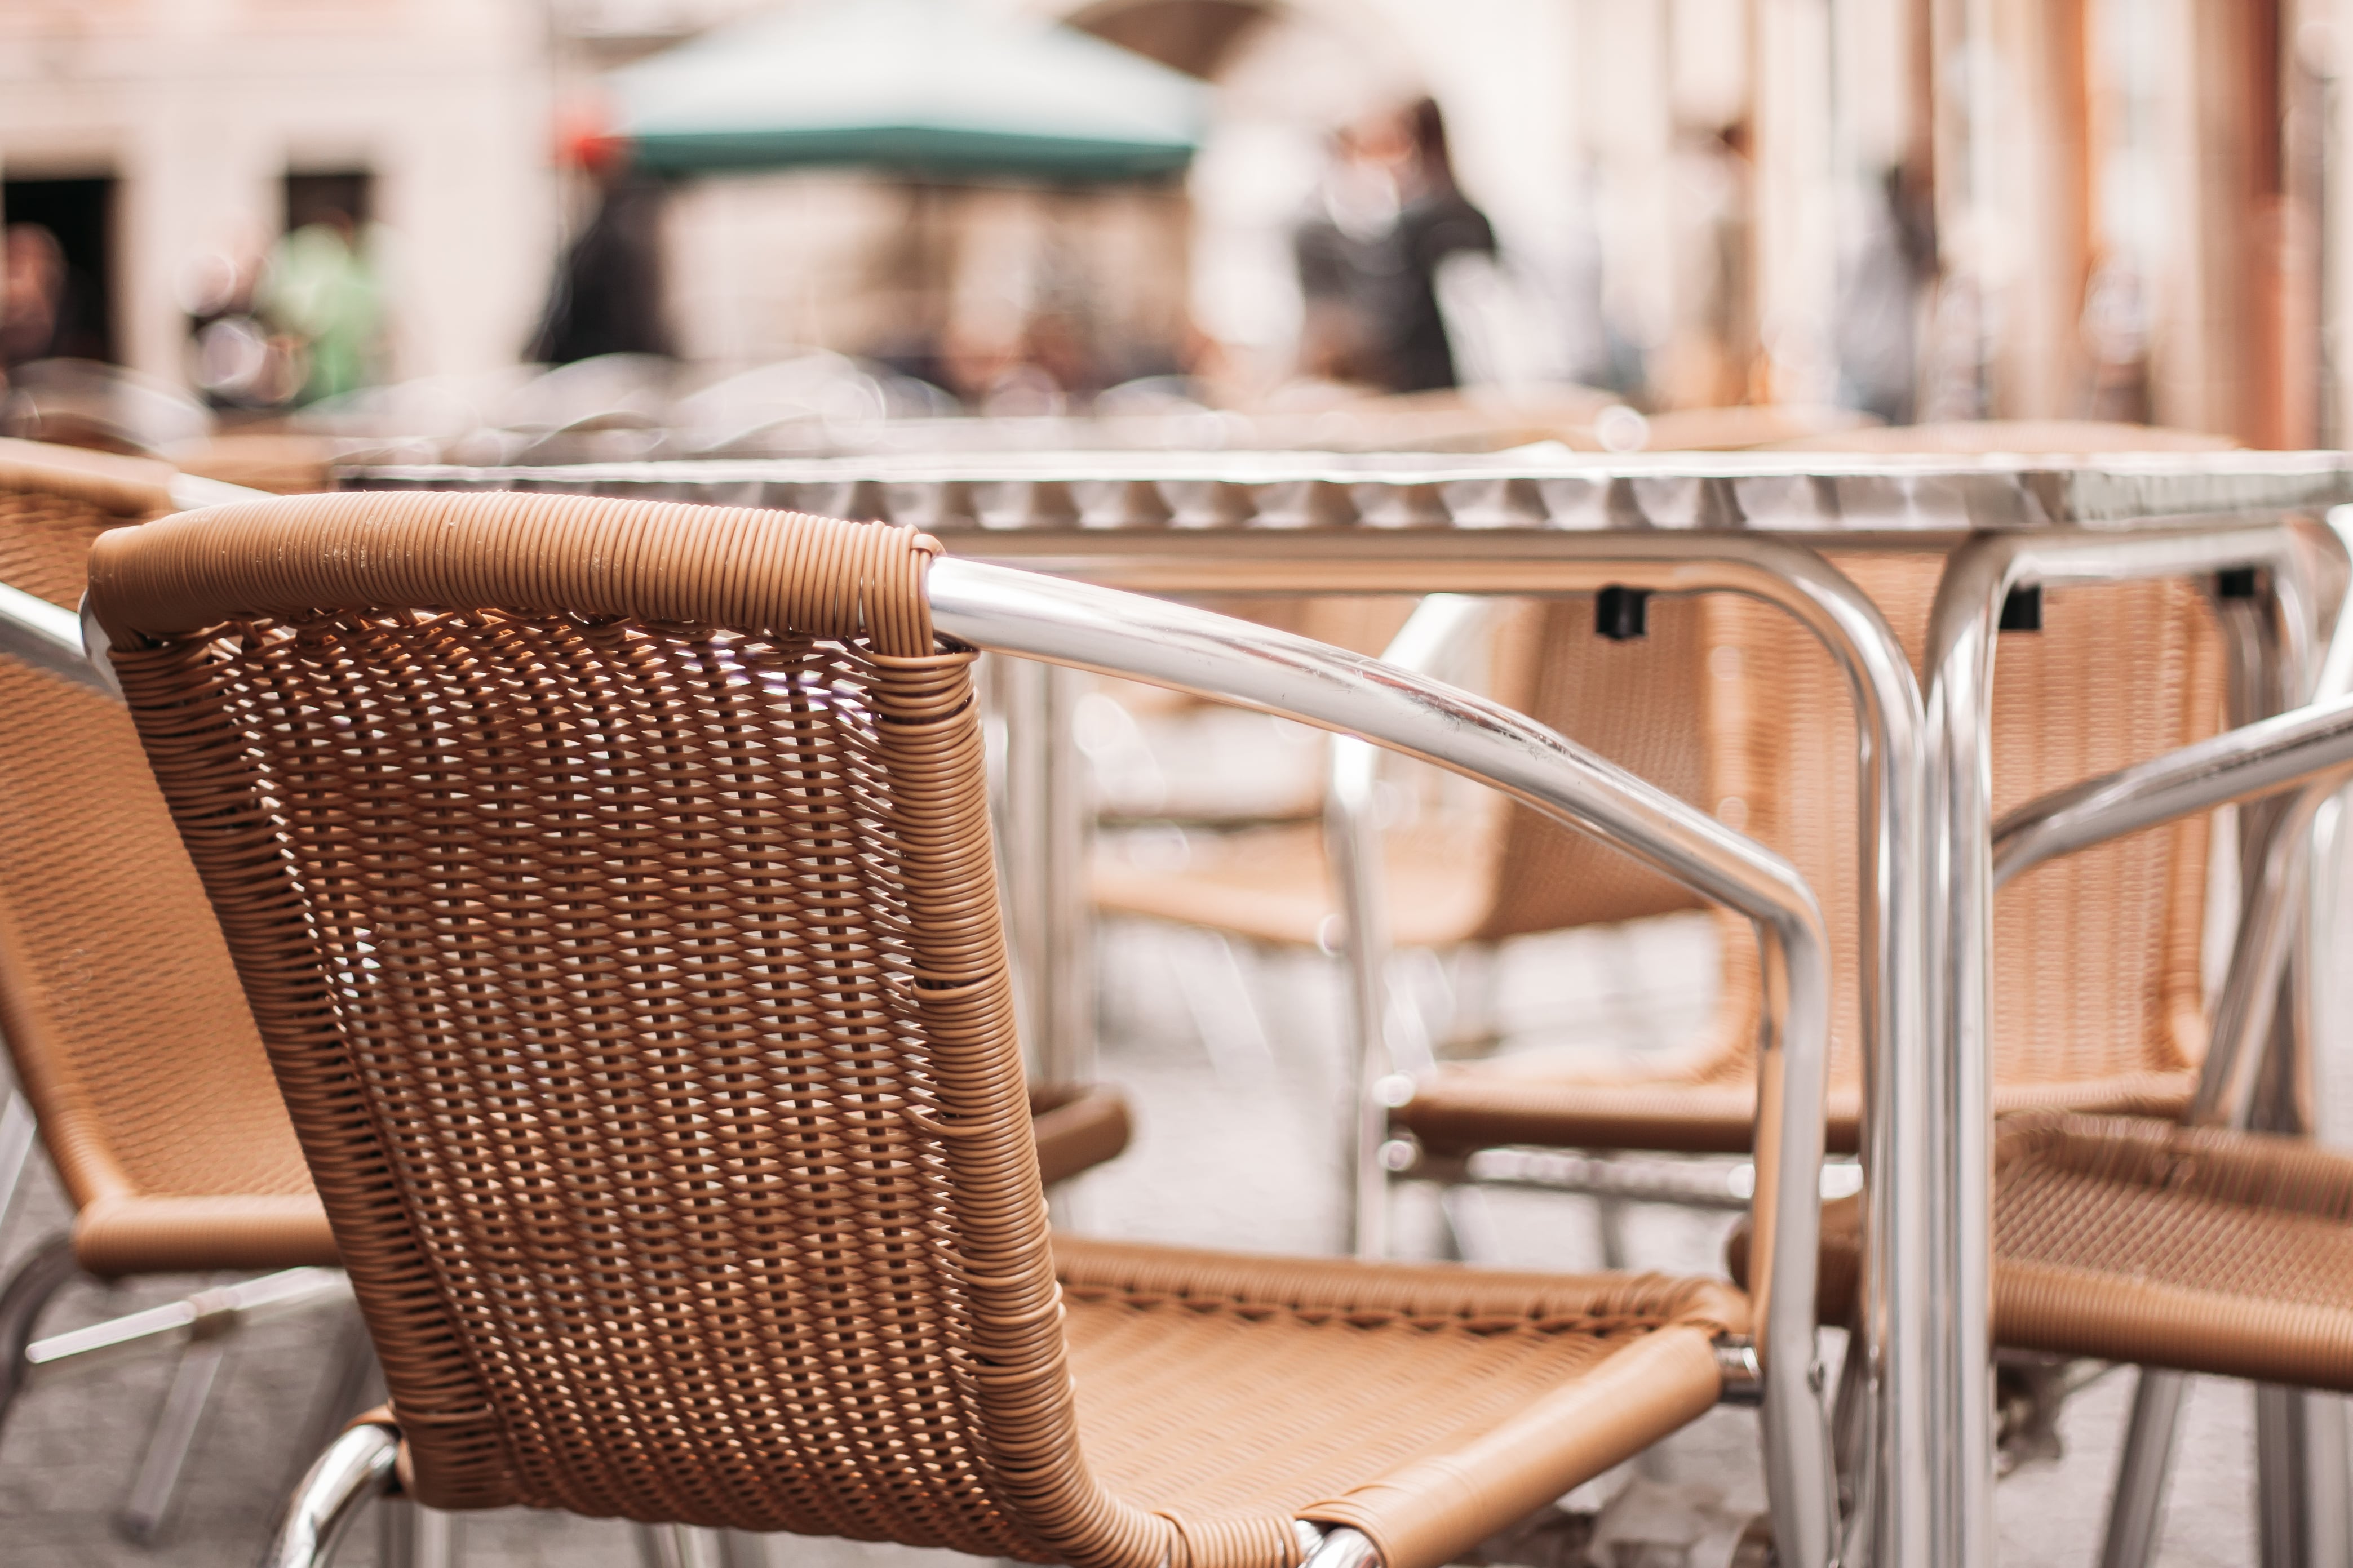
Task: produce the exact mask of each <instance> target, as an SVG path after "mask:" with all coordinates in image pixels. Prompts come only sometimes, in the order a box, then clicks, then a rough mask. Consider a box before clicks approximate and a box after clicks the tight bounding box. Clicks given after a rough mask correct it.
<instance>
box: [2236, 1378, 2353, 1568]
mask: <svg viewBox="0 0 2353 1568" xmlns="http://www.w3.org/2000/svg"><path fill="white" fill-rule="evenodd" d="M2345 1415H2346V1412H2345V1404H2344V1401H2343V1400H2341V1399H2339V1398H2337V1397H2336V1396H2334V1395H2331V1394H2320V1393H2316V1392H2314V1391H2311V1390H2308V1389H2302V1388H2284V1387H2281V1386H2279V1385H2278V1384H2260V1385H2258V1386H2257V1387H2256V1389H2255V1520H2256V1524H2257V1527H2258V1534H2259V1537H2260V1539H2261V1541H2262V1552H2263V1568H2343V1565H2344V1564H2346V1563H2348V1561H2353V1552H2348V1546H2353V1539H2349V1538H2348V1537H2349V1536H2353V1532H2348V1518H2347V1497H2346V1493H2347V1491H2348V1484H2347V1481H2348V1478H2347V1474H2346V1433H2345Z"/></svg>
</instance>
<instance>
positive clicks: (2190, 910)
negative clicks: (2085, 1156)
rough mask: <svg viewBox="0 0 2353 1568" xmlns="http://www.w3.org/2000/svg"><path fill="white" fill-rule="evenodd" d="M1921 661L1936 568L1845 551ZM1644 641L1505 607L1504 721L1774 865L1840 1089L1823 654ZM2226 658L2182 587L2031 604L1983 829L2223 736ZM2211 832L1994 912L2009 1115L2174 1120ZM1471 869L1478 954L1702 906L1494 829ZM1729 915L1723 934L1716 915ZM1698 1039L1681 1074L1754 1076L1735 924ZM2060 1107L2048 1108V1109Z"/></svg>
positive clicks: (1829, 668) (1838, 844) (1751, 1010)
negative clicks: (1797, 918) (1661, 794)
mask: <svg viewBox="0 0 2353 1568" xmlns="http://www.w3.org/2000/svg"><path fill="white" fill-rule="evenodd" d="M1831 562H1832V563H1833V564H1835V565H1837V566H1838V567H1840V568H1841V570H1843V571H1844V572H1846V573H1847V574H1849V575H1850V576H1851V577H1852V578H1853V579H1854V581H1855V583H1856V584H1857V586H1859V587H1861V588H1862V590H1863V592H1864V593H1866V594H1867V595H1870V596H1871V598H1872V599H1873V602H1874V603H1876V604H1877V605H1878V606H1879V607H1880V609H1881V611H1882V612H1883V614H1884V615H1885V616H1887V618H1888V621H1889V624H1890V625H1891V626H1892V627H1893V628H1894V631H1895V633H1896V635H1897V637H1898V638H1899V639H1900V640H1901V641H1902V643H1903V645H1904V648H1905V652H1906V654H1908V655H1909V656H1910V657H1911V658H1912V660H1913V662H1914V666H1915V674H1916V673H1917V672H1918V665H1919V663H1920V660H1921V659H1922V658H1923V657H1924V649H1925V647H1926V639H1927V627H1928V615H1929V610H1930V607H1931V605H1933V603H1934V601H1935V598H1936V584H1937V581H1938V579H1939V577H1940V575H1941V574H1942V572H1943V568H1944V557H1943V555H1942V554H1941V553H1940V552H1936V551H1933V550H1922V551H1892V550H1881V551H1836V552H1831ZM1647 620H1648V629H1647V634H1646V635H1645V636H1644V637H1639V638H1630V639H1628V640H1624V641H1611V640H1609V639H1608V638H1605V637H1599V636H1597V635H1596V633H1595V630H1594V610H1593V599H1592V597H1591V596H1590V595H1577V596H1574V597H1567V598H1563V599H1559V600H1555V601H1551V602H1549V603H1546V604H1543V605H1530V606H1526V607H1523V608H1521V609H1518V610H1516V611H1515V612H1514V614H1513V615H1512V616H1510V617H1508V618H1507V619H1506V620H1505V621H1504V623H1503V626H1502V627H1501V630H1500V634H1499V636H1498V637H1497V640H1496V648H1495V656H1494V671H1495V674H1494V682H1495V689H1496V695H1497V697H1498V700H1502V701H1504V703H1506V704H1507V705H1509V706H1512V707H1515V708H1519V709H1520V710H1522V711H1525V712H1527V713H1529V714H1530V715H1531V716H1533V717H1535V718H1536V719H1538V720H1540V721H1543V722H1544V723H1546V724H1549V725H1551V726H1552V727H1553V728H1555V729H1556V730H1559V731H1561V732H1562V733H1564V734H1567V735H1569V736H1572V737H1574V738H1575V739H1576V740H1577V741H1578V742H1580V743H1582V744H1584V745H1586V746H1588V747H1590V748H1591V749H1593V750H1594V751H1597V752H1600V753H1601V754H1602V755H1604V756H1607V757H1609V758H1610V759H1611V760H1613V761H1615V762H1618V763H1621V764H1623V765H1625V766H1627V767H1629V768H1630V769H1631V770H1632V771H1634V772H1635V773H1640V774H1641V775H1642V776H1643V777H1645V778H1648V779H1650V780H1651V782H1652V783H1655V784H1660V785H1662V787H1664V788H1666V789H1668V790H1671V791H1672V792H1673V793H1674V794H1675V795H1680V796H1682V797H1683V798H1684V799H1686V800H1690V801H1693V802H1694V803H1696V804H1700V805H1704V806H1705V807H1707V808H1708V809H1709V810H1711V811H1713V812H1715V813H1716V814H1717V815H1718V816H1721V817H1722V818H1723V819H1724V821H1725V825H1726V826H1731V827H1733V828H1736V829H1738V830H1740V831H1742V832H1745V833H1747V834H1750V835H1751V836H1753V837H1756V838H1757V839H1758V840H1760V841H1761V842H1763V843H1765V844H1767V845H1770V846H1771V847H1774V848H1775V849H1777V850H1778V851H1780V852H1781V853H1782V854H1784V855H1786V856H1788V858H1790V860H1791V861H1792V862H1793V863H1794V864H1796V866H1797V867H1798V868H1799V870H1800V871H1802V872H1803V873H1804V874H1805V876H1806V879H1807V880H1808V882H1809V883H1810V884H1811V886H1812V887H1813V888H1814V889H1816V892H1817V896H1818V897H1820V900H1821V902H1822V912H1823V915H1824V918H1825V920H1826V921H1828V924H1829V929H1830V936H1831V952H1832V954H1833V963H1834V964H1835V966H1836V971H1835V972H1836V977H1837V982H1838V984H1837V997H1836V1005H1835V1008H1834V1011H1833V1016H1832V1051H1831V1077H1832V1081H1833V1082H1836V1083H1841V1084H1844V1085H1849V1086H1852V1085H1853V1084H1855V1083H1857V1082H1859V1081H1860V1079H1861V1074H1862V1053H1861V1021H1862V988H1861V984H1860V975H1859V969H1858V965H1859V963H1860V959H1861V950H1862V907H1861V904H1860V902H1859V900H1858V898H1857V893H1858V889H1859V887H1860V853H1861V846H1860V840H1859V837H1858V835H1857V833H1856V831H1855V828H1854V826H1853V825H1854V824H1855V823H1856V822H1857V821H1858V820H1859V817H1858V812H1859V810H1860V805H1861V802H1860V795H1859V782H1860V781H1859V774H1858V768H1857V763H1856V746H1857V738H1856V732H1855V724H1854V716H1853V706H1852V697H1851V696H1850V693H1849V690H1848V687H1847V683H1846V681H1845V679H1844V678H1843V677H1842V676H1841V674H1840V672H1839V669H1838V667H1837V665H1836V664H1835V663H1834V662H1833V661H1832V659H1831V656H1830V654H1829V653H1828V652H1827V651H1826V650H1825V649H1824V648H1823V647H1821V645H1820V642H1819V641H1817V640H1816V639H1815V638H1814V637H1813V636H1812V635H1811V634H1810V632H1808V631H1807V630H1805V628H1803V627H1802V626H1799V625H1798V623H1797V622H1796V621H1794V620H1793V619H1792V618H1791V617H1790V616H1788V614H1787V613H1786V612H1784V611H1781V610H1779V609H1778V608H1776V607H1774V606H1772V605H1767V604H1764V603H1761V602H1759V601H1757V600H1754V599H1750V598H1747V597H1746V596H1745V595H1729V594H1719V595H1705V596H1703V597H1698V598H1687V599H1672V598H1665V597H1661V598H1657V599H1654V600H1652V601H1651V604H1650V605H1649V607H1648V613H1647ZM2221 678H2222V672H2221V642H2220V638H2219V637H2218V635H2217V630H2216V627H2215V625H2214V621H2213V617H2212V615H2211V610H2210V609H2209V608H2208V606H2207V605H2206V604H2205V602H2204V600H2203V597H2202V595H2200V594H2199V593H2198V591H2197V590H2195V589H2194V588H2192V587H2190V586H2189V585H2187V584H2180V583H2140V584H2119V585H2115V586H2100V587H2078V588H2069V589H2065V590H2061V591H2054V592H2052V593H2050V594H2047V595H2044V605H2043V625H2042V630H2041V631H2039V632H2032V633H2023V632H2021V633H2005V634H2004V635H2003V637H2002V639H2001V647H2000V658H1999V659H1998V662H1997V667H1996V676H1995V682H1994V809H1995V810H1996V811H1997V812H2000V811H2003V810H2007V809H2008V808H2009V807H2010V806H2013V805H2021V804H2022V803H2024V802H2025V801H2028V800H2031V799H2032V798H2033V797H2035V796H2036V795H2041V794H2043V793H2045V792H2047V791H2050V790H2053V789H2057V788H2060V787H2062V786H2063V785H2066V784H2073V783H2075V782H2076V781H2078V780H2080V779H2084V778H2087V777H2090V776H2092V775H2094V774H2095V773H2104V772H2106V771H2108V770H2109V769H2112V768H2116V767H2122V766H2125V765H2126V764H2128V763H2135V762H2140V761H2145V760H2147V759H2148V758H2150V757H2154V756H2158V755H2159V754H2161V753H2163V752H2167V751H2168V750H2171V749H2172V748H2174V747H2176V746H2180V745H2186V744H2188V743H2189V742H2191V741H2194V740H2197V739H2199V738H2200V737H2201V736H2204V735H2207V734H2211V733H2212V732H2214V731H2215V729H2216V728H2217V727H2218V726H2219V723H2220V721H2221ZM2206 839H2207V824H2206V819H2204V818H2203V817H2200V818H2197V819H2193V820H2189V821H2184V822H2182V823H2179V824H2178V825H2176V826H2173V827H2171V828H2168V829H2166V830H2164V831H2162V832H2154V833H2149V834H2144V835H2141V836H2139V837H2135V838H2133V839H2130V840H2127V841H2125V842H2123V843H2119V844H2116V845H2110V846H2107V847H2104V848H2102V849H2100V850H2098V851H2096V852H2094V853H2091V854H2087V855H2082V856H2076V857H2072V858H2069V859H2068V860H2066V861H2064V862H2061V863H2057V864H2054V865H2053V866H2051V867H2048V868H2043V869H2042V870H2038V871H2036V872H2035V873H2033V874H2032V875H2031V876H2029V877H2027V878H2025V879H2022V880H2021V881H2020V882H2019V883H2017V884H2016V885H2014V886H2012V887H2010V888H2008V889H2004V890H2003V891H2002V893H2001V895H2000V898H1999V899H1998V900H1997V901H1996V905H1995V916H1994V926H1995V945H1994V955H1993V956H1994V965H1995V971H1994V972H1995V974H1996V976H1997V984H1996V1003H1995V1077H1996V1082H1997V1086H1998V1093H1999V1095H2000V1103H2001V1104H2002V1105H2003V1107H2004V1108H2005V1109H2009V1108H2012V1107H2021V1108H2022V1107H2025V1106H2030V1105H2034V1104H2038V1103H2049V1102H2062V1103H2063V1102H2064V1101H2065V1100H2066V1098H2067V1096H2068V1095H2070V1094H2071V1093H2073V1091H2074V1090H2076V1089H2081V1088H2083V1087H2084V1086H2085V1085H2088V1084H2092V1083H2094V1082H2097V1083H2099V1084H2101V1085H2103V1086H2104V1088H2103V1090H2102V1092H2101V1094H2100V1095H2099V1097H2098V1098H2099V1099H2100V1100H2101V1102H2102V1103H2104V1104H2110V1105H2115V1106H2118V1107H2129V1108H2141V1109H2146V1110H2149V1111H2151V1112H2154V1113H2159V1114H2164V1113H2169V1112H2170V1111H2171V1110H2177V1109H2178V1107H2177V1106H2175V1105H2174V1104H2173V1099H2175V1098H2178V1096H2179V1093H2180V1092H2181V1091H2182V1090H2183V1089H2184V1087H2185V1083H2186V1080H2185V1079H2184V1077H2183V1075H2184V1074H2186V1073H2187V1072H2188V1071H2189V1069H2190V1068H2194V1067H2195V1066H2196V1064H2197V1063H2198V1061H2199V1060H2200V1058H2202V1056H2203V1054H2204V1050H2205V1022H2204V1014H2203V1004H2202V995H2201V990H2200V938H2201V936H2202V933H2203V929H2204V899H2205V884H2206V861H2207V848H2206ZM1486 842H1487V846H1488V849H1487V854H1486V858H1485V859H1484V860H1483V862H1482V863H1481V864H1480V865H1479V866H1478V868H1477V871H1478V874H1480V875H1482V876H1483V877H1484V878H1485V879H1486V880H1485V886H1486V887H1487V889H1489V893H1488V902H1487V906H1486V908H1487V913H1486V915H1485V917H1484V921H1483V923H1482V927H1481V931H1480V934H1481V935H1482V936H1485V937H1490V938H1497V937H1507V936H1515V935H1522V934H1525V933H1529V932H1534V931H1550V930H1556V929H1558V928H1561V927H1565V926H1573V925H1581V924H1587V923H1591V922H1595V921H1613V920H1627V919H1631V918H1635V917H1636V916H1640V915H1648V914H1657V913H1662V912H1665V911H1667V910H1677V909H1685V908H1695V907H1702V906H1701V905H1700V904H1699V903H1698V902H1697V901H1696V900H1693V899H1692V898H1691V897H1690V896H1689V895H1688V894H1687V893H1685V892H1684V891H1683V889H1681V888H1679V887H1677V886H1675V885H1674V884H1672V883H1668V882H1666V881H1664V880H1663V879H1660V878H1657V877H1654V876H1652V875H1651V874H1650V873H1648V872H1646V871H1644V870H1642V869H1641V868H1639V867H1637V866H1636V865H1635V864H1634V863H1633V862H1632V861H1631V860H1630V859H1628V858H1626V857H1624V856H1623V855H1621V854H1620V853H1618V852H1617V851H1615V850H1613V849H1611V848H1609V847H1607V846H1605V845H1603V844H1601V843H1600V842H1599V841H1598V840H1595V839H1591V838H1588V837H1584V836H1582V835H1578V834H1575V833H1571V832H1569V831H1567V830H1566V829H1563V828H1561V827H1559V826H1556V825H1554V824H1552V823H1549V822H1546V821H1545V820H1543V819H1542V818H1540V817H1537V816H1535V814H1534V813H1533V812H1529V811H1526V810H1525V809H1524V808H1520V807H1515V806H1514V807H1507V808H1505V810H1504V815H1503V816H1502V821H1501V824H1500V826H1499V827H1498V829H1497V830H1495V831H1493V833H1492V834H1490V835H1489V836H1488V837H1487V840H1486ZM1721 918H1722V917H1721V916H1719V919H1721ZM1722 930H1723V937H1724V944H1723V953H1724V957H1723V974H1722V982H1721V987H1720V994H1719V997H1718V1004H1717V1006H1716V1008H1715V1015H1714V1018H1713V1020H1712V1023H1711V1025H1710V1026H1708V1028H1707V1029H1706V1030H1705V1031H1704V1037H1703V1038H1702V1039H1701V1040H1700V1041H1699V1042H1697V1043H1696V1044H1695V1046H1694V1049H1693V1050H1692V1051H1690V1052H1688V1053H1685V1054H1683V1055H1682V1056H1680V1058H1679V1061H1680V1063H1681V1065H1682V1067H1683V1068H1684V1069H1686V1070H1690V1071H1694V1072H1696V1073H1697V1074H1698V1075H1700V1076H1702V1077H1705V1078H1726V1079H1730V1078H1738V1077H1742V1076H1745V1075H1746V1073H1747V1072H1748V1071H1749V1070H1750V1069H1751V1067H1752V1065H1753V1058H1754V1053H1755V1037H1756V1009H1757V985H1758V984H1759V979H1758V975H1757V963H1756V954H1755V952H1753V949H1752V943H1751V942H1750V941H1749V939H1748V933H1747V932H1746V931H1745V930H1744V929H1742V927H1741V926H1740V925H1739V923H1738V922H1737V921H1724V922H1723V927H1722ZM2054 1097H2056V1100H2054Z"/></svg>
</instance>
